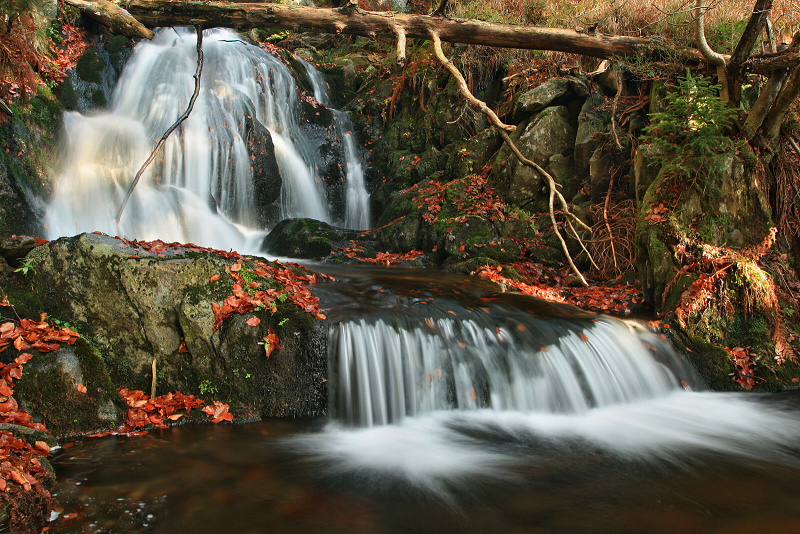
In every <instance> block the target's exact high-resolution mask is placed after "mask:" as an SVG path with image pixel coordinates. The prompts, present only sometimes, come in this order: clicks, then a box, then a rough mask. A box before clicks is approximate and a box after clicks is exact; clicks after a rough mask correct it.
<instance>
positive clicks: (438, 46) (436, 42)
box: [430, 31, 591, 286]
mask: <svg viewBox="0 0 800 534" xmlns="http://www.w3.org/2000/svg"><path fill="white" fill-rule="evenodd" d="M430 37H431V41H432V42H433V50H434V53H435V54H436V58H437V59H438V60H439V62H440V63H442V65H443V66H444V67H445V68H446V69H447V70H448V71H449V72H450V73H451V74H452V75H453V77H454V78H455V79H456V81H458V87H459V89H460V90H461V94H462V95H464V98H466V99H467V101H468V102H469V103H470V104H472V105H473V106H475V107H476V108H478V109H480V110H481V112H483V114H484V115H486V116H487V117H488V118H489V121H490V122H491V123H492V126H494V127H495V128H497V130H498V131H499V132H500V135H501V136H502V137H503V141H505V143H506V145H508V147H509V148H510V149H511V152H513V153H514V155H515V156H516V157H517V160H519V162H520V163H522V164H523V165H525V166H526V167H530V168H532V169H534V170H535V171H536V172H538V173H539V174H540V175H541V176H542V177H543V178H544V179H545V180H546V181H547V183H548V185H549V187H550V201H549V206H550V222H551V223H552V225H553V232H555V234H556V237H558V240H559V241H560V242H561V249H562V250H563V252H564V256H565V257H566V258H567V261H568V262H569V265H570V267H571V268H572V272H574V273H575V275H576V276H577V277H578V278H579V279H580V281H581V283H582V284H583V285H584V286H588V285H589V283H588V282H586V279H585V278H584V277H583V274H581V272H580V271H579V270H578V268H577V267H576V266H575V262H574V261H573V260H572V255H571V254H570V253H569V249H568V248H567V243H566V241H564V238H563V237H562V236H561V232H559V230H558V222H557V221H556V216H555V210H554V208H553V203H554V202H553V201H554V198H555V197H556V195H558V198H559V200H560V201H561V207H562V209H563V210H564V213H566V214H569V215H572V214H571V213H570V211H569V207H568V205H567V203H566V201H565V200H564V197H563V196H562V195H561V193H559V192H558V187H557V185H556V181H555V180H554V179H553V177H552V176H550V174H549V173H548V172H547V171H545V170H544V169H543V168H542V167H540V166H539V165H537V164H536V163H535V162H533V161H531V160H529V159H528V158H526V157H525V156H523V155H522V152H520V151H519V148H517V145H515V144H514V141H512V140H511V137H509V135H508V132H512V131H514V130H515V129H516V126H512V125H507V124H503V123H502V122H501V121H500V119H499V118H497V115H496V114H495V112H494V111H492V110H491V109H490V108H489V106H487V105H486V103H485V102H483V101H482V100H479V99H478V98H476V97H475V95H473V94H472V92H471V91H470V90H469V87H468V86H467V82H466V81H464V76H462V75H461V72H460V71H459V70H458V69H457V68H456V67H455V66H454V65H453V64H452V63H451V62H450V60H449V59H447V56H445V55H444V51H442V41H441V39H440V38H439V35H438V34H437V33H436V32H433V31H432V32H431V33H430ZM572 216H573V217H575V216H574V215H572ZM575 219H577V217H575ZM577 220H579V219H577ZM567 222H568V223H569V219H567ZM581 224H583V222H582V221H581ZM583 226H584V227H586V225H585V224H584V225H583ZM587 228H588V227H587ZM576 237H577V239H578V241H579V242H580V243H581V246H583V242H582V241H581V239H580V237H578V236H577V232H576ZM584 250H586V248H585V247H584ZM587 254H588V251H587ZM590 257H591V256H590Z"/></svg>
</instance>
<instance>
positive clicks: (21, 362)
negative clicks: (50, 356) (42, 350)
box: [14, 352, 33, 365]
mask: <svg viewBox="0 0 800 534" xmlns="http://www.w3.org/2000/svg"><path fill="white" fill-rule="evenodd" d="M31 358H33V354H29V353H27V352H23V353H22V354H20V355H19V356H17V357H16V359H15V360H14V361H15V362H17V364H19V365H25V364H26V363H28V360H30V359H31Z"/></svg>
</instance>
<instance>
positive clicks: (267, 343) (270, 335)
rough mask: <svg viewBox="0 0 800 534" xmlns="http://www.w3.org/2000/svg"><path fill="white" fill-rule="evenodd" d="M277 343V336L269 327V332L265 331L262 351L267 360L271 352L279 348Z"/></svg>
mask: <svg viewBox="0 0 800 534" xmlns="http://www.w3.org/2000/svg"><path fill="white" fill-rule="evenodd" d="M279 341H280V340H279V339H278V335H277V334H276V333H275V332H274V331H273V330H272V327H271V326H270V327H269V330H268V331H267V336H266V337H265V338H264V350H265V351H266V353H267V358H269V356H270V354H272V351H274V350H275V349H279V348H281V346H280V343H279Z"/></svg>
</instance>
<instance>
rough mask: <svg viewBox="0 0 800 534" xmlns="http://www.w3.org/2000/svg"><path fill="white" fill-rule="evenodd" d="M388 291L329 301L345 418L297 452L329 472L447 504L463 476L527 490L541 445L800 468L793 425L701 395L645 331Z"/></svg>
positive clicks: (378, 288) (792, 419)
mask: <svg viewBox="0 0 800 534" xmlns="http://www.w3.org/2000/svg"><path fill="white" fill-rule="evenodd" d="M335 274H336V273H335ZM342 274H343V273H338V275H339V276H342ZM347 276H348V275H347V274H344V277H345V278H346V277H347ZM340 281H341V280H340ZM384 283H386V281H385V280H384V281H380V283H379V281H376V280H374V279H369V281H367V282H363V283H361V285H360V286H359V285H357V284H356V287H355V288H354V289H352V290H349V291H351V293H349V294H348V296H347V297H341V296H333V297H332V296H331V294H330V293H326V292H327V290H326V289H324V288H320V290H319V291H320V294H321V295H322V301H326V300H327V302H328V303H329V304H328V306H329V308H330V309H331V312H330V313H329V315H328V318H329V319H331V320H332V322H333V323H334V324H333V325H332V326H331V327H330V328H331V329H330V333H329V362H330V363H329V366H330V377H331V379H330V384H331V385H330V392H331V393H330V395H331V413H332V416H333V419H332V421H331V422H330V423H329V424H328V425H327V427H326V428H325V431H323V432H321V433H318V434H311V435H307V436H303V437H301V438H296V439H294V440H293V441H292V446H293V447H297V449H298V450H301V451H303V453H304V454H307V455H309V456H311V457H315V458H318V459H320V464H319V468H320V469H321V470H322V471H323V472H325V473H328V474H330V475H332V476H340V475H345V476H352V475H354V474H363V475H364V476H366V477H367V478H368V479H369V480H370V481H374V480H376V477H379V478H380V477H387V478H386V480H391V479H397V478H399V479H401V480H404V481H406V482H411V483H412V484H414V485H416V486H418V487H420V488H425V489H426V490H430V491H433V492H434V493H436V494H438V495H440V496H443V497H444V498H445V499H447V498H449V497H447V495H448V494H449V492H450V489H452V485H453V484H456V485H458V484H459V481H463V480H465V478H464V477H473V476H479V477H481V479H482V480H508V479H510V478H513V477H514V476H515V475H514V471H515V469H516V468H517V467H516V466H518V464H519V463H520V461H523V460H521V458H523V457H525V458H527V460H524V461H523V463H524V462H526V461H529V460H530V457H531V455H533V457H535V456H537V455H539V454H541V453H542V447H544V449H545V450H550V448H553V447H555V448H557V449H559V450H560V449H564V450H572V449H576V448H577V449H582V448H584V447H592V448H596V449H597V450H601V451H605V453H606V454H612V455H619V456H621V457H633V458H640V459H649V460H653V461H665V462H670V463H675V464H684V463H685V461H686V458H687V457H689V456H692V457H697V455H700V456H702V455H704V454H713V455H726V456H732V457H747V458H751V459H753V458H761V457H764V456H765V455H771V456H772V457H773V458H780V461H781V462H788V463H791V464H792V465H796V464H798V460H797V456H796V452H791V451H796V442H797V440H798V439H800V425H798V418H797V415H796V414H795V413H792V412H791V411H785V410H783V409H782V408H781V407H779V406H778V407H776V406H774V405H773V406H768V407H765V406H763V405H760V404H759V402H758V400H759V399H758V398H753V397H746V396H743V395H736V394H723V393H715V392H703V391H696V390H699V389H702V387H701V386H699V380H698V379H697V378H696V375H695V373H694V371H693V370H692V369H691V367H690V366H689V365H688V364H687V363H686V362H684V361H683V360H682V359H681V358H679V357H678V356H677V355H675V354H674V352H673V351H672V350H671V347H670V346H669V344H668V343H666V342H665V341H662V340H661V339H659V338H658V337H657V336H655V335H653V334H651V333H649V332H646V331H645V330H644V329H642V328H640V327H636V328H635V327H634V326H633V325H632V324H626V323H623V322H621V321H618V320H615V319H612V318H602V317H595V318H592V317H591V316H587V315H585V314H580V313H579V314H577V315H576V314H575V313H573V312H567V316H562V315H563V310H562V311H560V312H559V311H558V309H555V310H553V309H552V308H550V309H547V310H543V312H538V311H535V310H531V309H528V308H529V307H530V306H534V308H535V307H536V306H537V304H536V301H535V300H534V299H525V300H522V301H520V300H519V299H517V298H516V297H510V296H507V295H492V296H489V297H487V296H486V295H485V294H484V295H474V294H473V295H472V296H471V297H470V298H471V299H472V300H471V302H470V299H469V298H467V299H466V301H465V297H463V294H464V293H465V290H464V289H463V288H459V289H457V290H455V291H453V290H449V291H448V290H447V288H446V287H445V286H446V284H441V283H439V282H436V283H434V284H432V285H430V286H426V285H425V283H424V281H423V279H422V278H421V277H416V278H414V280H413V287H414V289H413V290H410V292H409V293H407V294H405V295H404V294H402V291H400V290H398V288H397V287H396V286H397V280H394V281H392V282H388V283H386V285H389V286H390V287H394V290H387V289H385V285H384ZM443 291H445V292H443ZM473 291H474V290H473ZM456 294H460V295H462V297H459V298H454V295H456ZM448 295H449V296H448ZM476 297H477V298H476ZM515 299H516V300H515ZM539 306H541V305H539ZM387 309H391V310H392V314H391V315H390V316H389V315H387ZM553 313H555V315H552V314H553ZM693 390H694V391H693ZM687 455H689V456H687Z"/></svg>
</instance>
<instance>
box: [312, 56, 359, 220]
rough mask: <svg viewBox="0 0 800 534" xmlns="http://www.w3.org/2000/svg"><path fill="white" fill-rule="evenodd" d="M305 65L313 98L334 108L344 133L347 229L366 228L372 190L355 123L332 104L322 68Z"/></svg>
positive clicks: (336, 123)
mask: <svg viewBox="0 0 800 534" xmlns="http://www.w3.org/2000/svg"><path fill="white" fill-rule="evenodd" d="M303 64H304V65H305V67H306V72H307V73H308V77H309V79H310V80H311V84H312V86H313V88H314V98H315V99H316V100H317V101H318V102H319V103H321V104H322V105H324V106H325V107H328V108H330V109H331V111H332V112H333V120H334V125H335V126H336V129H337V130H338V132H339V135H341V136H342V141H341V143H342V145H343V146H344V158H345V162H346V172H345V188H346V194H345V217H344V225H345V227H346V228H353V229H355V230H366V229H368V228H369V227H370V211H369V193H368V192H367V189H366V187H365V184H364V166H363V164H362V158H361V157H360V156H359V154H358V151H357V150H356V141H355V136H354V135H353V123H352V121H351V120H350V117H349V116H348V115H347V114H346V113H343V112H341V111H339V110H336V109H333V108H332V107H331V98H330V92H329V87H328V84H327V82H325V80H324V79H323V78H322V76H321V75H320V73H319V71H318V70H317V69H315V68H314V66H313V65H311V63H308V62H307V61H303Z"/></svg>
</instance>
